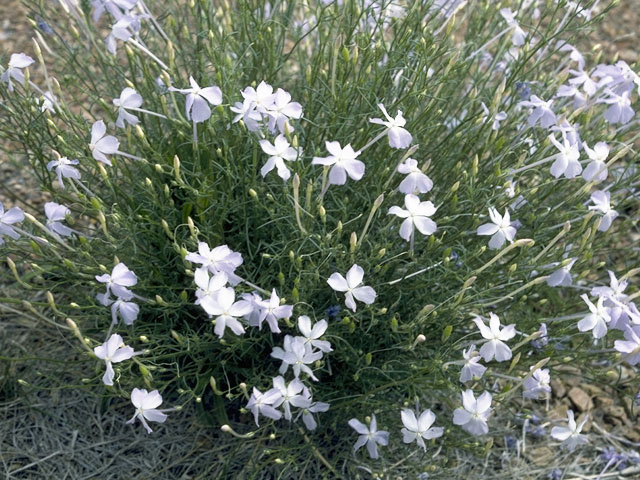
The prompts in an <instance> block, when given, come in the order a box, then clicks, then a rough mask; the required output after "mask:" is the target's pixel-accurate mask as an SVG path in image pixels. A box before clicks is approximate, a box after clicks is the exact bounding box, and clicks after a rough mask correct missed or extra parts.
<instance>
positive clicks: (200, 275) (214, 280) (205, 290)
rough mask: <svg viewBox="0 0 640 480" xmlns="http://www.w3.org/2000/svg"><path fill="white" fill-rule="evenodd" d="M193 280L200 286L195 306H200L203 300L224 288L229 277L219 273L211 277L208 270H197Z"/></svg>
mask: <svg viewBox="0 0 640 480" xmlns="http://www.w3.org/2000/svg"><path fill="white" fill-rule="evenodd" d="M193 280H194V282H195V284H196V285H197V286H198V289H197V290H196V301H195V304H196V305H200V304H201V303H202V299H203V298H205V297H211V296H213V295H214V294H215V293H216V292H218V291H219V290H220V289H221V288H222V287H224V286H226V284H227V282H228V281H229V277H228V276H227V274H226V273H224V272H218V273H216V274H215V275H212V276H211V277H210V276H209V270H207V269H206V268H196V271H195V273H194V275H193ZM202 308H204V307H202Z"/></svg>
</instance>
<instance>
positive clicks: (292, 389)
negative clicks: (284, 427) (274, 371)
mask: <svg viewBox="0 0 640 480" xmlns="http://www.w3.org/2000/svg"><path fill="white" fill-rule="evenodd" d="M273 388H275V389H276V390H278V391H279V392H280V398H279V399H278V400H276V401H275V402H274V403H273V406H274V407H275V408H278V407H280V406H282V407H283V408H284V418H285V420H289V421H291V419H292V415H291V406H292V405H293V406H294V407H298V408H308V407H309V406H310V405H311V399H309V398H306V397H305V396H304V395H301V392H302V389H303V388H304V384H303V383H302V381H301V380H300V379H299V378H294V379H293V380H292V381H290V382H289V385H287V384H286V383H285V381H284V378H283V377H282V376H278V377H275V378H274V379H273Z"/></svg>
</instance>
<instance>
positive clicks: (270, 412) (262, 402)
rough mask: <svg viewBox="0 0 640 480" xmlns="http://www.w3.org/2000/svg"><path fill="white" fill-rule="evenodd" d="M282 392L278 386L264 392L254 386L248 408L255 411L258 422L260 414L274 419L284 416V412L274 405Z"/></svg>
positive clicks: (254, 416) (254, 414) (254, 415)
mask: <svg viewBox="0 0 640 480" xmlns="http://www.w3.org/2000/svg"><path fill="white" fill-rule="evenodd" d="M281 397H282V394H281V393H280V391H279V390H278V389H277V388H272V389H271V390H267V391H266V392H264V393H262V392H261V391H260V390H258V389H257V388H256V387H253V393H252V395H251V398H250V399H249V403H247V408H248V409H249V410H251V412H252V413H253V418H254V419H255V421H256V425H258V426H260V424H259V423H258V415H262V416H265V417H268V418H271V419H273V420H280V419H281V418H282V412H279V411H278V410H276V409H275V408H274V407H273V405H274V403H276V402H278V401H280V399H281Z"/></svg>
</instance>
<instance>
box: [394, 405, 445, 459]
mask: <svg viewBox="0 0 640 480" xmlns="http://www.w3.org/2000/svg"><path fill="white" fill-rule="evenodd" d="M400 417H401V418H402V424H403V425H404V428H403V429H402V430H401V432H402V435H403V438H402V441H403V442H404V443H412V442H413V441H414V440H415V441H416V442H417V444H418V445H419V446H421V447H422V448H423V449H424V450H425V451H426V450H427V446H426V445H425V443H424V440H431V439H432V438H438V437H441V436H442V433H443V431H444V429H443V428H442V427H432V426H431V425H433V422H435V421H436V416H435V415H434V413H433V412H432V411H431V410H428V409H427V410H425V411H424V412H422V413H421V414H420V417H419V418H417V417H416V414H415V413H414V411H413V410H409V409H408V408H405V409H404V410H402V412H400Z"/></svg>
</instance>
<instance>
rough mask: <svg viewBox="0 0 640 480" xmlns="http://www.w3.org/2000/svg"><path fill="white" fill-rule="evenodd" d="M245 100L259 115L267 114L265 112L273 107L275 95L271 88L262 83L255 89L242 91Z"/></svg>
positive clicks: (250, 88)
mask: <svg viewBox="0 0 640 480" xmlns="http://www.w3.org/2000/svg"><path fill="white" fill-rule="evenodd" d="M242 96H243V97H244V99H245V100H247V101H249V102H251V103H252V104H253V108H255V109H256V110H257V111H258V112H259V113H262V114H267V110H269V109H270V108H272V107H273V102H274V101H275V98H276V94H275V93H273V87H272V86H271V85H269V84H268V83H265V82H264V81H262V82H260V84H259V85H258V87H257V88H253V87H247V88H245V89H244V91H242Z"/></svg>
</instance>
